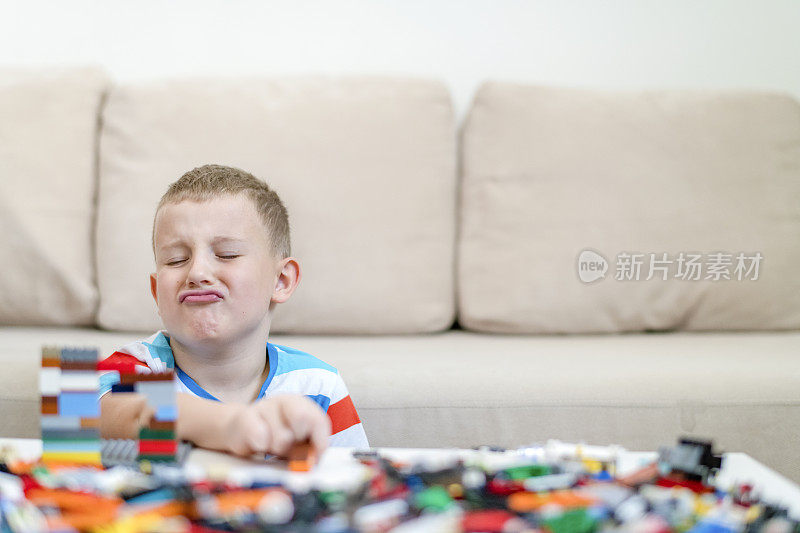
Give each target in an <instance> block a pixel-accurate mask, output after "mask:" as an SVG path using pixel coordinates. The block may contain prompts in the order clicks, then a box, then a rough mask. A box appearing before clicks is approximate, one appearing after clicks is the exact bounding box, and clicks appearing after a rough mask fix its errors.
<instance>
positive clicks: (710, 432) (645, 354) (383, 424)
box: [0, 328, 800, 480]
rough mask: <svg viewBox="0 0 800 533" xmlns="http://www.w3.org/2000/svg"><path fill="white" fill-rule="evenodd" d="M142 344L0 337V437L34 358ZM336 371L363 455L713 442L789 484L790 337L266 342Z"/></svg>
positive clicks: (33, 370)
mask: <svg viewBox="0 0 800 533" xmlns="http://www.w3.org/2000/svg"><path fill="white" fill-rule="evenodd" d="M143 336H144V335H136V334H130V333H125V334H120V333H109V332H98V331H95V330H77V329H74V330H59V329H35V328H6V329H3V330H0V338H2V339H3V342H2V344H1V345H0V364H2V365H3V368H6V369H8V370H9V371H8V372H4V373H3V378H1V381H2V383H0V385H1V386H0V413H1V414H2V417H1V418H0V419H2V420H4V421H5V424H4V425H3V427H0V436H29V437H30V436H35V434H36V431H37V422H36V421H37V419H38V418H37V417H38V415H37V414H36V413H37V409H38V403H37V398H38V395H37V390H36V389H37V383H36V374H37V371H38V370H37V369H38V358H39V351H40V346H41V344H43V343H45V344H46V343H62V344H74V345H90V346H98V347H100V348H101V350H102V352H103V353H104V354H108V353H111V352H112V351H113V350H114V349H115V348H116V347H118V346H119V345H121V344H124V343H126V342H129V341H131V340H134V339H137V338H142V337H143ZM271 340H272V342H275V343H277V344H284V345H287V346H291V347H293V348H297V349H299V350H303V351H306V352H308V353H311V354H313V355H315V356H317V357H320V358H321V359H323V360H325V361H326V362H328V363H330V364H332V365H334V366H336V367H337V368H338V369H339V371H340V373H341V374H342V377H343V378H344V380H345V383H346V384H347V386H348V388H349V390H350V394H351V396H352V398H353V401H354V403H355V405H356V408H357V410H358V412H359V414H360V415H361V418H362V420H363V423H364V428H365V430H366V432H367V436H368V437H369V439H370V443H371V444H372V445H374V446H422V447H427V446H430V447H434V446H476V445H480V444H497V445H502V446H519V445H524V444H526V443H531V442H535V441H542V440H545V439H547V438H558V439H562V440H570V441H586V442H592V443H598V444H612V443H613V444H620V445H623V446H626V447H628V448H629V449H655V448H656V447H658V446H659V445H662V444H665V443H670V442H673V441H674V439H675V438H676V437H677V436H679V435H684V434H686V435H695V436H700V437H707V438H713V439H714V440H715V442H717V443H718V444H719V446H720V447H721V448H722V449H724V450H727V451H743V452H746V453H749V454H750V455H752V456H754V457H755V458H756V459H759V460H761V461H763V462H764V463H765V464H767V465H770V466H772V467H773V468H776V469H777V470H778V471H780V472H783V473H784V474H786V475H789V476H790V477H792V478H793V479H795V480H800V449H798V448H797V446H796V445H795V444H796V443H797V442H798V441H799V440H800V392H798V391H800V357H798V353H797V347H798V346H800V332H776V333H747V334H745V333H713V334H712V333H688V332H687V333H669V334H626V335H586V336H536V337H533V336H498V335H481V334H475V333H469V332H464V331H451V332H448V333H444V334H432V335H419V336H396V337H327V336H324V337H323V336H274V337H273V338H272V339H271Z"/></svg>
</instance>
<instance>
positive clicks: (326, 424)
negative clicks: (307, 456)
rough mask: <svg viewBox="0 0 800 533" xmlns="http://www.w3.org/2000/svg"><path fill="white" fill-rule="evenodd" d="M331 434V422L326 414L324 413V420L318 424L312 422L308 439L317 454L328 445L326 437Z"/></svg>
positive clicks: (320, 453)
mask: <svg viewBox="0 0 800 533" xmlns="http://www.w3.org/2000/svg"><path fill="white" fill-rule="evenodd" d="M330 435H331V423H330V420H329V419H328V417H327V415H324V420H323V421H322V422H321V423H319V424H314V426H313V427H312V429H311V435H310V437H309V440H310V441H311V444H312V445H313V446H314V449H315V450H316V451H317V455H318V456H319V455H322V452H324V451H325V449H326V448H327V447H328V438H329V437H330Z"/></svg>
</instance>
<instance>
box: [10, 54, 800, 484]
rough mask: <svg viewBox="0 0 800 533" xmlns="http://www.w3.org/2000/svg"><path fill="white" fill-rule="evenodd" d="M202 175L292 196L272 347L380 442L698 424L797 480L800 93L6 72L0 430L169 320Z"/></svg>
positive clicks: (615, 436)
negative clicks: (180, 237)
mask: <svg viewBox="0 0 800 533" xmlns="http://www.w3.org/2000/svg"><path fill="white" fill-rule="evenodd" d="M459 122H460V123H459ZM209 162H214V163H222V164H229V165H234V166H239V167H242V168H245V169H247V170H249V171H251V172H253V173H255V174H256V175H258V176H260V177H262V178H264V179H265V180H267V181H268V182H269V183H270V184H271V185H273V186H274V187H275V189H277V191H278V192H279V194H280V195H281V196H282V198H283V199H284V201H285V203H286V204H287V207H288V210H289V213H290V220H291V224H292V231H293V252H294V255H295V256H296V257H298V258H299V260H300V264H301V266H302V268H303V273H304V278H303V281H302V283H301V286H300V288H299V289H298V291H297V293H296V294H295V295H294V296H293V298H292V300H291V301H290V302H289V303H287V304H284V305H283V306H282V307H280V308H279V309H278V311H277V313H276V316H275V321H274V324H273V333H274V336H273V340H274V342H277V343H279V344H286V345H289V346H292V347H296V348H299V349H302V350H305V351H307V352H309V353H312V354H314V355H317V356H318V357H320V358H322V359H324V360H326V361H328V362H330V363H331V364H333V365H335V366H337V367H338V368H339V370H340V371H341V373H342V375H343V377H344V378H345V381H346V383H347V384H348V386H349V388H350V392H351V395H352V397H353V399H354V401H355V403H356V406H357V408H358V410H359V412H360V414H361V417H362V419H363V421H364V426H365V429H366V431H367V434H368V436H369V438H370V442H371V443H372V444H373V445H378V446H385V445H393V446H474V445H478V444H494V445H503V446H518V445H522V444H526V443H531V442H535V441H541V440H544V439H546V438H559V439H565V440H571V441H579V440H583V441H587V442H594V443H599V444H602V443H617V444H621V445H623V446H626V447H628V448H631V449H648V448H654V447H656V446H658V445H659V444H663V443H668V442H672V441H673V440H674V439H675V438H676V437H677V436H679V435H682V434H689V435H696V436H703V437H709V438H713V439H714V440H715V441H716V442H717V443H718V445H719V446H720V447H721V448H723V449H725V450H729V451H744V452H747V453H749V454H751V455H753V456H754V457H756V458H757V459H760V460H762V461H763V462H765V463H766V464H768V465H770V466H772V467H774V468H775V469H777V470H779V471H781V472H783V473H784V474H785V475H787V476H789V477H791V478H793V479H794V480H798V481H800V466H798V465H800V448H798V446H797V442H800V276H798V275H797V265H800V106H799V105H798V103H797V102H795V101H794V100H793V99H791V98H789V97H786V96H782V95H777V94H761V93H745V92H725V93H722V92H697V91H684V92H678V91H670V92H665V91H650V92H611V91H594V90H588V89H587V90H577V89H559V88H547V87H527V86H521V85H514V84H509V83H496V82H495V83H487V84H485V85H484V86H483V87H481V88H480V90H479V91H478V92H477V94H476V96H475V100H474V102H473V105H472V107H471V108H470V110H469V111H468V112H467V116H466V117H465V118H464V119H463V121H457V120H456V118H455V115H454V111H453V108H452V104H451V101H450V97H449V94H448V91H447V88H446V87H445V86H443V85H442V84H440V83H437V82H433V81H428V80H414V79H391V78H375V77H363V78H355V77H351V78H324V77H305V78H292V79H283V78H282V79H272V80H269V79H222V78H220V79H207V78H206V79H175V80H162V81H158V82H148V83H142V84H120V83H114V82H113V81H112V80H110V79H109V78H108V76H107V75H106V74H104V73H103V72H102V71H100V70H97V69H74V70H63V71H48V72H37V71H8V70H0V186H1V187H2V192H3V193H4V194H3V195H2V197H0V201H2V203H3V205H2V209H0V221H2V229H3V231H2V234H0V239H2V246H0V254H2V264H3V266H4V269H3V270H4V272H3V273H4V275H3V276H1V277H0V295H2V296H0V299H1V300H0V301H2V306H0V324H2V325H3V326H2V327H0V436H20V437H34V436H36V435H37V427H38V415H37V411H38V403H37V402H38V395H37V387H38V384H37V371H38V365H39V352H40V348H41V345H42V344H51V343H55V344H71V345H90V346H98V347H99V348H100V350H101V352H102V353H104V354H108V353H110V352H111V351H113V350H114V348H116V347H117V346H119V345H120V344H123V343H125V342H129V341H131V340H134V339H137V338H142V337H143V336H145V335H148V334H150V333H152V332H153V331H155V330H157V329H160V327H161V326H160V323H159V321H158V316H157V314H156V312H155V306H154V304H153V303H152V300H151V297H150V294H149V285H148V281H147V276H148V274H149V272H151V271H152V252H151V249H150V229H151V224H152V216H153V211H154V207H155V204H156V203H157V201H158V198H159V197H160V195H161V194H162V193H163V191H164V190H165V188H166V186H167V184H169V183H170V182H172V181H174V180H175V179H177V178H178V177H179V176H180V175H181V174H182V173H183V172H184V171H186V170H188V169H191V168H193V167H195V166H199V165H201V164H204V163H209ZM650 254H653V255H650ZM664 254H666V255H664ZM715 254H721V255H715ZM692 256H696V257H694V259H692ZM757 257H760V259H756V258H757ZM698 264H699V265H700V271H699V272H698V271H696V270H692V268H694V267H693V266H692V265H698ZM637 265H638V267H637ZM756 266H757V267H758V271H757V272H756V270H755V267H756ZM690 267H692V268H690ZM603 268H605V276H604V277H601V278H599V279H596V280H594V281H590V278H591V277H593V276H594V275H596V273H597V272H598V270H596V269H600V270H599V272H601V273H602V272H603ZM637 268H639V269H640V270H639V271H638V276H637V270H636V269H637ZM651 268H652V272H651ZM726 275H727V276H728V277H729V278H731V279H725V276H726ZM637 277H638V279H637ZM692 277H699V278H700V279H696V280H695V279H691V278H692ZM647 278H650V279H647ZM717 278H719V279H717ZM739 278H741V279H739ZM754 278H755V279H754Z"/></svg>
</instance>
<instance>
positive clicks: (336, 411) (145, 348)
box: [98, 330, 369, 448]
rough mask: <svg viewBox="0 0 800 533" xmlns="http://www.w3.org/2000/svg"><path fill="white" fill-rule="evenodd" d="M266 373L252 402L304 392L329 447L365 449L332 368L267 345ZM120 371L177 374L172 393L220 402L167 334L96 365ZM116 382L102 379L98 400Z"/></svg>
mask: <svg viewBox="0 0 800 533" xmlns="http://www.w3.org/2000/svg"><path fill="white" fill-rule="evenodd" d="M267 356H268V357H269V375H268V376H267V379H266V381H264V384H263V385H262V386H261V390H260V391H259V393H258V397H257V398H256V400H260V399H262V398H269V397H271V396H274V395H277V394H286V393H292V394H303V395H305V396H307V397H308V398H310V399H311V400H313V401H314V402H316V403H317V405H319V406H320V407H321V408H322V410H323V411H325V412H326V413H327V414H328V417H329V418H330V420H331V438H330V445H331V446H355V447H358V448H366V447H369V443H368V442H367V436H366V434H365V433H364V427H363V426H362V425H361V420H360V419H359V417H358V413H357V412H356V409H355V406H354V405H353V401H352V400H351V399H350V394H349V393H348V392H347V387H346V386H345V384H344V381H343V380H342V377H341V376H340V375H339V372H338V371H337V370H336V369H335V368H334V367H332V366H331V365H329V364H327V363H324V362H323V361H320V360H319V359H317V358H316V357H314V356H313V355H309V354H307V353H305V352H301V351H300V350H295V349H294V348H289V347H287V346H281V345H279V344H272V343H269V342H268V343H267ZM121 367H122V368H124V367H127V368H128V371H132V372H137V373H150V372H165V371H167V370H174V371H175V390H176V391H177V392H184V393H188V394H192V395H194V396H197V397H199V398H206V399H208V400H215V401H220V400H219V399H217V398H215V397H214V396H212V395H211V394H209V393H208V392H206V391H205V390H204V389H203V388H202V387H201V386H200V385H198V384H197V383H196V382H195V381H194V380H193V379H192V378H191V376H189V375H188V374H186V373H185V372H183V371H182V370H181V369H180V368H179V367H178V366H177V365H176V364H175V357H174V356H173V354H172V348H171V347H170V345H169V336H168V335H167V333H166V331H163V330H162V331H159V332H157V333H154V334H153V335H151V336H150V337H148V338H147V339H144V340H142V341H136V342H132V343H130V344H126V345H125V346H123V347H122V348H120V349H119V350H117V351H116V352H114V353H113V354H111V355H110V356H109V357H107V358H106V359H104V360H103V361H102V362H100V363H99V365H98V369H99V370H101V371H102V370H108V369H110V368H117V369H119V368H121ZM118 382H119V372H118V371H115V370H109V371H107V372H103V373H101V375H100V396H102V395H104V394H106V393H107V392H109V391H110V390H111V386H112V385H114V384H116V383H118Z"/></svg>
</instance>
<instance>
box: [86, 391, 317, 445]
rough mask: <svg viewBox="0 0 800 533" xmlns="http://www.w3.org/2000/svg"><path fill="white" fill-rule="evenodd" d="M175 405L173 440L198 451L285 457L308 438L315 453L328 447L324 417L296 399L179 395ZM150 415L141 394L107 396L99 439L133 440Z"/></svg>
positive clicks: (306, 401)
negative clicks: (245, 400) (232, 399)
mask: <svg viewBox="0 0 800 533" xmlns="http://www.w3.org/2000/svg"><path fill="white" fill-rule="evenodd" d="M176 403H177V407H178V420H177V423H176V428H175V431H176V435H177V437H178V438H179V439H181V440H188V441H191V442H193V443H195V444H196V445H198V446H200V447H203V448H209V449H212V450H222V451H227V452H233V453H235V454H238V455H250V454H253V453H273V454H276V455H284V454H286V453H287V452H288V451H289V448H290V446H291V445H292V444H293V443H294V442H295V441H303V440H310V441H311V443H312V444H313V445H314V447H315V448H316V449H317V452H319V453H321V452H322V451H323V450H324V449H325V448H326V447H327V445H328V436H329V435H330V422H329V421H328V417H327V416H325V414H324V413H323V412H322V411H321V410H320V409H319V407H318V406H317V405H316V404H315V403H314V402H312V401H311V400H309V399H308V398H305V397H302V396H299V395H285V396H276V397H275V398H271V399H268V400H261V401H258V402H255V403H253V404H249V405H245V404H235V403H228V404H225V403H221V402H215V401H213V400H206V399H204V398H198V397H196V396H193V395H191V394H186V393H181V392H179V393H176ZM153 414H154V413H153V411H152V409H151V408H149V407H148V406H147V400H146V398H145V397H144V396H143V395H141V394H135V393H116V394H106V395H104V396H103V397H102V398H101V399H100V436H101V437H103V438H134V439H135V438H138V433H139V428H140V427H141V426H144V425H147V423H148V422H149V421H150V419H151V418H152V416H153Z"/></svg>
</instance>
